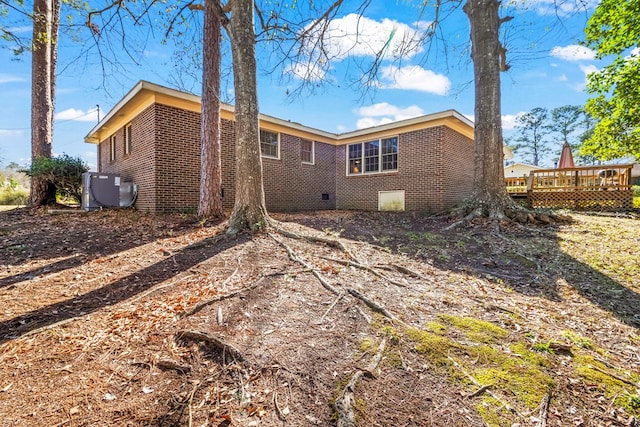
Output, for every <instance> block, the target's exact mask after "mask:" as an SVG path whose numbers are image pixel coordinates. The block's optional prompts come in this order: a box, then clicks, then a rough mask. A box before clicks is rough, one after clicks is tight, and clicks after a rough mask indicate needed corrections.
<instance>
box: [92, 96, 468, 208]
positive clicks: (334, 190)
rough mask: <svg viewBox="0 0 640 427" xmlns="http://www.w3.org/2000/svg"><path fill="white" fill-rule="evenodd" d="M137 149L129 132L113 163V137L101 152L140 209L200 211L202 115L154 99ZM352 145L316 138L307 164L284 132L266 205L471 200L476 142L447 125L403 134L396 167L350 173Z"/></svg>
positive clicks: (226, 133) (231, 175)
mask: <svg viewBox="0 0 640 427" xmlns="http://www.w3.org/2000/svg"><path fill="white" fill-rule="evenodd" d="M132 129H133V138H132V151H131V153H130V154H128V155H125V154H124V129H118V130H117V131H116V138H117V153H116V160H115V161H114V162H110V161H109V138H107V139H105V140H104V141H102V142H101V143H100V145H99V147H98V150H99V155H98V159H99V170H100V171H101V172H105V173H119V174H120V175H121V177H122V179H123V180H124V181H133V182H135V183H136V184H137V185H138V199H137V202H136V207H137V208H138V209H140V210H145V211H152V212H170V211H188V210H196V209H197V206H198V198H199V195H198V192H199V188H200V115H199V114H198V113H194V112H191V111H187V110H182V109H178V108H175V107H169V106H166V105H160V104H155V105H153V106H151V107H149V108H147V109H146V110H145V111H143V112H142V113H141V114H140V115H138V116H137V117H136V118H135V119H134V120H133V121H132ZM221 130H222V132H221V133H222V138H221V150H222V153H221V155H222V188H223V192H224V197H223V207H224V208H225V209H227V210H229V209H232V208H233V203H234V197H233V194H234V188H235V143H234V141H235V124H234V122H231V121H227V120H223V121H222V127H221ZM345 152H346V146H338V147H334V146H332V145H329V144H323V143H318V142H316V143H315V164H313V165H308V164H302V161H301V158H300V138H298V137H295V136H291V135H287V134H281V135H280V159H270V158H263V172H264V187H265V197H266V202H267V208H268V209H269V210H272V211H290V210H316V209H336V208H337V209H363V210H377V208H378V191H385V190H387V191H388V190H404V191H405V209H406V210H409V211H427V212H438V211H441V210H443V209H446V208H449V207H451V206H453V205H455V204H457V203H459V202H460V201H462V200H463V199H464V198H465V197H467V196H468V195H469V194H470V192H471V185H472V179H473V142H472V141H471V140H470V139H469V138H466V137H463V136H462V135H460V134H458V133H457V132H455V131H453V130H451V129H449V128H446V127H444V126H440V127H436V128H430V129H423V130H418V131H413V132H408V133H404V134H400V135H399V136H398V170H397V172H388V173H380V174H371V175H369V174H367V175H361V176H347V175H346V161H345ZM323 194H328V195H329V200H322V195H323Z"/></svg>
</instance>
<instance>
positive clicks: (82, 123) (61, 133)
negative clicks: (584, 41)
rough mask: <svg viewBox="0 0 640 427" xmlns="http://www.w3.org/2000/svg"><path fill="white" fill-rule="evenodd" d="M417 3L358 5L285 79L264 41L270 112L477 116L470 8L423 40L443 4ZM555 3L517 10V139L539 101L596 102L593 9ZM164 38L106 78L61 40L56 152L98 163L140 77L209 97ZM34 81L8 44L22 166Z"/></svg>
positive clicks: (336, 119)
mask: <svg viewBox="0 0 640 427" xmlns="http://www.w3.org/2000/svg"><path fill="white" fill-rule="evenodd" d="M347 3H348V2H347ZM414 3H415V2H411V1H402V0H398V1H389V0H386V1H382V0H378V1H374V2H373V3H372V5H371V6H370V7H369V8H368V9H367V10H366V11H365V13H364V14H363V15H357V14H356V13H353V12H354V11H355V10H356V9H355V8H354V9H349V8H348V7H346V8H345V11H344V13H342V14H339V15H338V16H337V17H336V19H335V20H334V21H333V22H332V23H331V25H330V27H329V32H328V33H327V34H329V36H331V37H330V40H331V43H330V44H329V54H330V55H331V57H332V60H331V61H330V62H327V63H326V67H324V68H319V67H314V66H308V65H302V64H297V65H287V66H286V67H285V68H284V70H283V71H284V79H283V78H282V76H281V75H280V74H279V73H277V72H273V73H269V71H270V70H269V68H270V66H272V65H273V60H274V59H275V57H274V55H273V54H270V53H269V52H267V50H266V49H267V48H266V46H265V45H264V44H259V45H258V47H257V49H258V52H259V55H258V62H259V64H260V70H259V82H258V86H259V103H260V110H261V112H263V113H265V114H268V115H272V116H276V117H280V118H282V119H287V120H291V121H294V122H299V123H302V124H305V125H308V126H312V127H315V128H319V129H323V130H327V131H331V132H343V131H349V130H354V129H357V128H362V127H368V126H374V125H376V124H381V123H386V122H389V121H395V120H401V119H404V118H410V117H415V116H418V115H422V114H430V113H435V112H438V111H442V110H447V109H456V110H457V111H459V112H460V113H462V114H464V115H467V116H469V117H470V118H473V110H474V98H473V67H472V63H471V61H470V59H469V54H468V48H469V35H468V33H469V29H468V22H467V19H466V16H465V15H464V14H463V13H462V11H461V10H458V11H456V12H453V13H452V14H451V15H450V16H447V17H446V19H445V20H444V21H443V22H442V26H441V27H440V28H441V31H439V32H438V33H437V34H438V37H439V39H440V40H439V41H437V42H435V43H434V44H433V45H430V46H429V45H425V44H423V43H418V42H417V40H418V39H419V35H420V34H421V32H422V31H424V30H425V29H428V28H429V25H430V23H431V19H433V16H430V13H432V11H431V10H430V9H427V10H426V11H425V13H424V14H423V15H422V16H418V12H417V8H416V6H415V5H414ZM418 3H419V2H418ZM553 4H554V3H553V0H529V1H528V2H527V3H526V5H527V8H524V7H519V8H517V9H512V10H509V11H508V12H509V14H511V15H513V16H514V17H515V19H514V20H512V21H511V22H509V23H507V24H505V26H504V30H505V34H504V35H505V45H506V47H507V49H508V51H507V59H508V61H509V63H510V65H511V69H510V70H509V71H508V72H506V73H503V74H502V95H503V102H502V112H503V126H504V129H505V135H507V136H508V135H509V134H510V133H512V130H511V129H512V128H513V124H514V119H515V117H516V115H517V114H518V113H521V112H527V111H530V110H531V109H533V108H535V107H546V108H549V109H552V108H555V107H560V106H563V105H569V104H571V105H583V104H584V102H585V101H586V99H587V94H586V93H585V92H584V86H585V81H586V74H587V73H588V72H591V71H595V70H597V69H599V68H601V67H602V66H603V65H604V63H603V62H602V61H598V60H596V59H594V53H593V52H591V51H590V50H588V49H586V48H584V47H581V46H579V44H578V43H579V41H580V39H581V38H582V29H583V27H584V24H585V22H586V19H587V16H588V13H589V11H588V12H585V11H584V10H581V11H576V10H574V8H573V5H574V2H573V1H569V0H568V1H567V2H566V3H563V4H561V6H560V9H559V10H558V9H555V8H553V7H552V5H553ZM505 13H507V11H504V12H503V13H502V14H503V15H504V14H505ZM418 18H419V19H418ZM3 19H6V18H3ZM7 22H8V21H7ZM16 22H17V21H16ZM3 25H5V26H6V24H5V22H3ZM16 25H17V24H16ZM356 28H357V29H358V30H359V31H358V32H359V35H358V37H357V38H356V37H355V36H354V33H355V30H356ZM12 29H13V30H14V31H15V32H21V33H23V34H25V35H28V34H29V33H30V31H31V29H30V27H28V26H15V27H12ZM334 36H335V37H334ZM338 36H339V37H338ZM160 38H161V37H159V36H153V37H150V38H145V40H144V43H145V45H144V48H143V49H141V54H140V56H139V57H138V58H137V60H136V61H135V62H137V63H138V64H136V63H135V62H134V61H132V60H131V59H130V58H127V57H126V56H123V57H122V58H121V60H122V63H123V66H122V67H119V69H118V70H112V69H110V68H109V67H107V69H106V75H103V72H102V68H101V67H100V65H99V64H100V63H99V61H98V60H97V57H95V56H91V55H89V56H85V57H82V58H81V59H78V55H79V52H80V51H81V49H82V45H81V44H79V43H77V42H75V41H71V40H68V39H61V42H60V52H59V64H60V68H59V69H60V74H59V77H58V85H57V99H56V120H55V124H54V128H55V136H54V152H55V153H57V154H60V153H66V154H70V155H73V156H81V157H82V158H84V159H85V160H86V161H87V162H88V163H89V164H90V165H91V166H92V168H94V167H95V161H96V148H95V146H94V145H91V144H86V143H84V136H85V135H86V134H87V133H88V131H89V130H90V129H91V128H92V127H93V126H94V125H95V124H96V122H97V119H98V113H97V108H96V106H97V105H99V106H100V111H101V115H102V116H104V115H105V114H106V112H107V111H108V110H109V109H110V108H111V107H112V106H113V105H115V103H117V102H118V100H119V99H120V98H121V97H122V96H123V95H124V94H125V93H126V92H127V91H128V90H129V89H130V88H131V87H133V86H134V84H135V83H136V82H137V81H138V80H148V81H151V82H154V83H158V84H162V85H166V86H169V87H175V86H176V84H175V82H176V81H177V80H181V79H182V81H183V82H185V83H184V86H186V87H189V88H194V91H195V92H196V93H197V92H198V86H199V84H198V82H194V81H192V80H190V79H189V77H185V75H186V74H187V73H184V72H178V71H176V70H175V69H174V68H173V61H172V57H173V55H172V53H173V51H174V46H172V45H162V44H160ZM388 41H390V42H389V45H388V47H387V49H386V51H385V52H386V53H385V56H384V58H383V61H382V66H381V68H380V70H379V73H378V74H377V78H378V82H377V84H376V85H375V87H373V88H371V87H370V88H369V89H370V90H368V91H365V89H364V88H363V87H361V86H360V87H357V86H355V87H354V86H352V85H350V83H351V82H352V80H353V79H354V77H357V76H358V75H359V74H358V73H359V69H358V64H366V63H368V62H367V61H368V60H370V59H371V55H372V52H373V51H374V50H376V48H378V47H381V46H383V45H384V44H385V43H387V42H388ZM403 41H404V43H402V42H403ZM347 52H349V54H350V56H349V55H347ZM314 55H315V54H314V53H310V54H309V57H311V58H312V59H316V57H315V56H314ZM185 62H186V61H185ZM303 75H306V76H307V77H309V78H310V79H311V80H312V83H313V80H314V79H321V78H322V79H324V80H325V81H328V82H329V84H327V85H322V86H318V87H316V88H315V90H313V91H311V92H304V93H303V95H302V96H292V95H291V93H294V92H295V88H296V87H297V84H299V77H300V76H303ZM184 79H186V80H184ZM30 87H31V79H30V56H29V55H28V54H27V55H24V56H22V57H21V58H20V60H15V58H14V57H13V54H12V53H11V52H10V51H9V50H8V49H0V159H1V160H2V163H3V164H5V165H6V164H7V163H8V162H11V161H13V162H17V163H19V164H21V165H24V164H27V163H28V162H29V157H30V99H31V95H30ZM224 87H225V88H226V90H227V92H226V96H227V99H228V100H230V101H232V97H233V93H232V90H231V89H229V88H230V87H231V85H230V84H227V85H225V86H224ZM363 93H365V96H363V95H362V94H363ZM553 148H554V149H556V147H553ZM557 151H558V152H559V151H560V145H559V144H558V147H557ZM516 160H521V159H518V157H516ZM545 164H546V165H547V166H552V165H553V159H552V158H551V157H550V158H549V159H546V161H545Z"/></svg>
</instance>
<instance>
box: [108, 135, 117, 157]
mask: <svg viewBox="0 0 640 427" xmlns="http://www.w3.org/2000/svg"><path fill="white" fill-rule="evenodd" d="M115 160H116V136H115V135H111V138H109V161H110V162H113V161H115Z"/></svg>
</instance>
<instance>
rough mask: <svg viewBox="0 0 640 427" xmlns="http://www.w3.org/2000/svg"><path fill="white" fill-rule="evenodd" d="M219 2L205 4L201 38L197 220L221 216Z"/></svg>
mask: <svg viewBox="0 0 640 427" xmlns="http://www.w3.org/2000/svg"><path fill="white" fill-rule="evenodd" d="M217 1H218V0H205V10H204V31H203V36H202V45H203V58H202V114H201V124H200V127H201V144H202V147H201V153H200V167H201V169H200V204H199V206H198V216H200V217H201V218H219V217H222V216H223V212H222V194H221V187H222V172H221V167H222V165H221V160H220V64H221V53H220V44H221V30H222V20H221V19H222V17H221V16H220V13H219V8H218V5H217V4H216V2H217Z"/></svg>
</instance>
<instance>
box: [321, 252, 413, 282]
mask: <svg viewBox="0 0 640 427" xmlns="http://www.w3.org/2000/svg"><path fill="white" fill-rule="evenodd" d="M321 258H322V259H326V260H327V261H331V262H335V263H338V264H342V265H347V266H349V267H355V268H359V269H360V270H364V271H367V272H369V273H371V274H373V275H374V276H376V277H379V278H381V279H382V280H386V281H387V282H389V283H391V284H392V285H394V286H398V287H400V288H406V287H407V285H405V284H404V283H400V282H398V281H397V280H393V279H390V278H388V277H387V276H385V275H384V274H382V273H379V272H377V271H375V270H374V269H373V268H371V267H369V266H366V265H363V264H360V263H359V262H355V261H349V260H343V259H336V258H331V257H321Z"/></svg>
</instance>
